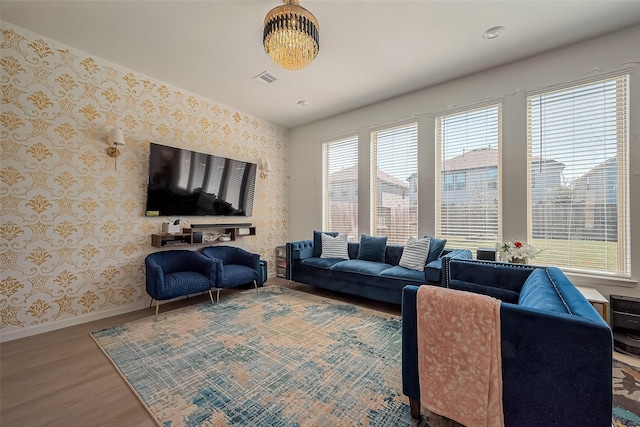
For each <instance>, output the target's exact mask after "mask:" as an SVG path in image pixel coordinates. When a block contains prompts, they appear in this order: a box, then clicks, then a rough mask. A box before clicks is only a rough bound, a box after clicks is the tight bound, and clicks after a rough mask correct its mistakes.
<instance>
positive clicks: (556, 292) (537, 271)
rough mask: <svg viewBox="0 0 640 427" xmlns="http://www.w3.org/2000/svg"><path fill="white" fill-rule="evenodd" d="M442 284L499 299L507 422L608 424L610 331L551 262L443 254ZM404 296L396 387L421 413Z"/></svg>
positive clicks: (412, 323)
mask: <svg viewBox="0 0 640 427" xmlns="http://www.w3.org/2000/svg"><path fill="white" fill-rule="evenodd" d="M443 267H444V272H443V274H444V276H443V281H442V285H443V286H445V287H448V288H452V289H459V290H464V291H468V292H475V293H481V294H485V295H490V296H494V297H496V298H498V299H501V300H502V302H501V307H500V328H501V341H502V345H501V350H502V379H503V405H504V420H505V425H506V426H593V427H597V426H602V427H609V426H610V425H611V411H612V386H611V381H612V363H613V359H612V357H613V353H612V351H613V350H612V343H613V341H612V334H611V329H610V328H609V326H608V325H607V323H606V322H605V321H604V320H603V319H602V317H600V315H599V314H598V312H597V311H596V310H595V309H594V308H593V307H592V306H591V304H590V303H589V302H588V301H587V300H586V299H585V297H584V296H583V295H582V294H581V293H580V292H579V291H578V290H577V289H576V287H575V286H574V285H573V284H572V283H571V282H570V281H569V279H568V278H567V277H566V276H565V275H564V274H563V273H562V271H560V270H559V269H557V268H554V267H547V268H541V267H535V266H527V265H519V264H504V263H496V262H488V261H472V260H460V259H452V260H445V263H444V266H443ZM417 291H418V287H415V286H408V287H406V288H405V289H404V292H403V300H402V328H403V331H402V383H403V384H402V386H403V392H404V394H405V395H406V396H408V397H409V400H410V406H411V414H412V416H413V417H414V418H418V417H419V415H420V404H419V402H420V386H419V378H418V344H417V331H416V318H417V315H418V313H416V295H417Z"/></svg>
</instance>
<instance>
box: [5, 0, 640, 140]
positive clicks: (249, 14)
mask: <svg viewBox="0 0 640 427" xmlns="http://www.w3.org/2000/svg"><path fill="white" fill-rule="evenodd" d="M280 4H281V1H279V0H256V1H249V0H234V1H116V0H108V1H31V0H21V1H9V0H2V1H1V2H0V8H1V9H0V16H1V17H2V19H3V20H5V21H7V22H10V23H12V24H14V25H17V26H20V27H23V28H26V29H28V30H31V31H33V32H35V33H38V34H41V35H43V36H45V37H48V38H51V39H53V40H56V41H59V42H62V43H64V44H67V45H69V46H71V47H74V48H77V49H80V50H82V51H85V52H89V53H90V54H91V55H93V56H97V57H100V58H103V59H106V60H109V61H111V62H113V63H115V64H118V65H121V66H124V67H126V68H129V69H131V70H134V71H138V72H140V73H143V74H145V75H147V76H150V77H153V78H156V79H158V80H161V81H163V82H166V83H170V84H172V85H175V86H177V87H179V88H182V89H186V90H188V91H191V92H193V93H195V94H198V95H201V96H204V97H206V98H209V99H211V100H214V101H215V102H218V103H221V104H225V105H227V106H229V107H233V108H235V109H238V110H240V111H242V112H245V113H248V114H252V115H254V116H257V117H260V118H263V119H266V120H268V121H270V122H273V123H275V124H278V125H281V126H284V127H287V128H293V127H297V126H300V125H302V124H305V123H309V122H313V121H316V120H319V119H322V118H325V117H329V116H332V115H336V114H340V113H342V112H345V111H348V110H352V109H354V108H358V107H362V106H365V105H368V104H371V103H374V102H377V101H381V100H383V99H387V98H391V97H394V96H397V95H401V94H404V93H407V92H411V91H414V90H416V89H420V88H424V87H428V86H431V85H435V84H438V83H442V82H444V81H447V80H451V79H453V78H456V77H460V76H463V75H467V74H471V73H474V72H477V71H481V70H485V69H488V68H492V67H496V66H498V65H502V64H505V63H507V62H511V61H514V60H517V59H521V58H524V57H527V56H531V55H534V54H538V53H542V52H544V51H547V50H550V49H554V48H557V47H560V46H563V45H567V44H570V43H573V42H576V41H580V40H584V39H587V38H590V37H594V36H598V35H601V34H605V33H608V32H612V31H615V30H618V29H621V28H625V27H629V26H632V25H635V24H638V23H640V1H637V0H636V1H612V0H607V1H592V0H588V1H579V0H572V1H568V0H565V1H519V0H510V1H482V0H475V1H451V0H449V1H418V0H414V1H391V0H388V1H363V0H359V1H346V0H343V1H329V0H308V1H305V0H301V5H302V6H304V7H305V8H307V9H308V10H309V11H311V12H312V13H313V14H314V15H315V16H316V18H317V19H318V21H319V23H320V54H319V55H318V57H317V59H316V61H315V62H314V63H313V64H311V65H310V66H309V67H308V68H306V69H304V70H301V71H287V70H284V69H281V68H279V67H278V66H276V65H275V64H273V63H272V62H271V61H270V60H269V58H268V57H267V56H266V54H265V53H264V50H263V48H262V26H263V19H264V16H265V15H266V13H267V12H268V11H269V10H270V9H272V8H274V7H276V6H278V5H280ZM497 25H503V26H505V27H506V31H505V32H504V34H503V35H502V36H500V37H499V38H497V39H495V40H486V39H483V38H482V33H483V32H484V31H485V30H486V29H488V28H490V27H494V26H497ZM263 71H268V72H270V73H271V74H273V75H275V76H276V77H278V79H279V80H278V81H276V82H275V83H273V84H270V85H266V86H265V85H262V84H260V83H258V82H256V81H254V80H252V77H254V76H256V75H258V74H260V73H262V72H263ZM300 100H306V101H308V103H309V106H308V107H300V106H299V105H298V101H300Z"/></svg>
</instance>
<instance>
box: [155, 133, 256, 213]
mask: <svg viewBox="0 0 640 427" xmlns="http://www.w3.org/2000/svg"><path fill="white" fill-rule="evenodd" d="M257 170H258V165H257V164H255V163H250V162H244V161H241V160H234V159H229V158H226V157H220V156H216V155H213V154H205V153H199V152H196V151H191V150H185V149H182V148H175V147H169V146H166V145H160V144H156V143H151V144H149V177H148V184H147V204H146V215H147V216H209V215H215V216H241V217H242V216H244V217H250V216H252V215H253V198H254V194H255V186H256V172H257Z"/></svg>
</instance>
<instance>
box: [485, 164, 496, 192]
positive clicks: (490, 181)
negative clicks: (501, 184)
mask: <svg viewBox="0 0 640 427" xmlns="http://www.w3.org/2000/svg"><path fill="white" fill-rule="evenodd" d="M497 189H498V167H497V166H496V167H495V168H489V169H487V190H497Z"/></svg>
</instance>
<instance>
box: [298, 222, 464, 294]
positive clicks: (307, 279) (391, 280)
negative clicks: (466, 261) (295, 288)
mask: <svg viewBox="0 0 640 427" xmlns="http://www.w3.org/2000/svg"><path fill="white" fill-rule="evenodd" d="M320 233H322V232H320V231H315V232H314V237H313V239H312V240H302V241H299V242H292V243H287V260H288V263H287V264H288V276H287V279H290V280H293V281H296V282H299V283H306V284H308V285H312V286H317V287H321V288H325V289H331V290H334V291H339V292H344V293H348V294H352V295H358V296H362V297H366V298H371V299H375V300H379V301H385V302H390V303H392V304H400V303H401V302H402V288H404V287H405V286H406V285H421V284H424V283H433V284H439V283H440V281H441V271H442V267H441V265H442V261H441V259H442V258H441V257H440V258H438V259H437V260H435V261H433V262H432V263H430V264H428V265H426V266H425V270H424V271H416V270H410V269H407V268H404V267H401V266H399V265H398V264H399V263H400V258H402V251H403V250H404V246H402V245H386V246H385V250H384V262H374V261H368V260H363V259H358V254H359V252H360V243H354V242H349V244H348V251H349V258H350V259H349V260H338V259H326V258H320V254H321V252H322V251H321V250H320V251H318V250H317V247H316V245H317V242H318V241H321V238H320ZM327 234H331V235H334V234H337V233H327ZM440 241H441V242H444V240H440ZM378 243H379V242H378ZM443 244H444V243H443ZM436 251H438V252H441V253H442V257H444V256H448V257H452V258H457V257H460V258H471V257H472V254H471V251H468V250H453V251H450V250H446V249H445V250H444V251H442V250H439V249H437V248H436Z"/></svg>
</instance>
